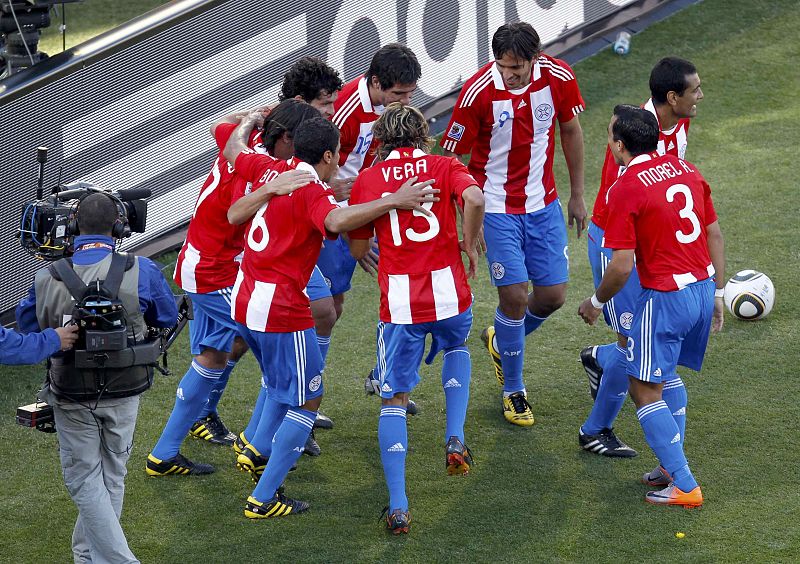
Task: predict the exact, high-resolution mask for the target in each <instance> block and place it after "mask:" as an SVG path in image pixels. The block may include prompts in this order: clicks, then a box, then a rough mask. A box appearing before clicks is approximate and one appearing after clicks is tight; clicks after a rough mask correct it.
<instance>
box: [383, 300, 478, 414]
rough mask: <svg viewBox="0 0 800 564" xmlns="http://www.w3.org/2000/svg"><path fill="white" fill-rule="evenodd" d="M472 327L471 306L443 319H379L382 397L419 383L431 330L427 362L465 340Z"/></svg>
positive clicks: (407, 390) (405, 390) (408, 388)
mask: <svg viewBox="0 0 800 564" xmlns="http://www.w3.org/2000/svg"><path fill="white" fill-rule="evenodd" d="M471 328H472V307H471V306H470V307H469V308H468V309H467V310H466V311H464V312H463V313H460V314H458V315H456V316H454V317H450V318H448V319H443V320H441V321H431V322H429V323H416V324H411V325H398V324H395V323H384V322H383V321H381V322H379V323H378V364H377V368H378V373H377V377H378V380H379V381H380V384H381V397H382V398H386V399H388V398H391V397H393V396H394V395H395V394H398V393H401V392H410V391H411V390H413V389H414V388H415V387H416V385H417V384H418V383H419V363H420V362H421V361H422V355H423V353H424V352H425V338H426V336H427V335H428V334H429V333H430V335H431V337H432V342H431V350H430V352H429V353H428V356H427V357H426V358H425V363H426V364H430V363H432V362H433V359H434V357H435V356H436V354H437V353H438V352H439V351H441V350H447V349H450V348H453V347H458V346H461V345H463V344H465V343H466V342H467V337H469V331H470V329H471Z"/></svg>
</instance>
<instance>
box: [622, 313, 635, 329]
mask: <svg viewBox="0 0 800 564" xmlns="http://www.w3.org/2000/svg"><path fill="white" fill-rule="evenodd" d="M619 324H620V325H622V327H624V328H625V329H628V330H630V328H631V324H633V314H632V313H631V312H629V311H626V312H624V313H623V314H622V315H620V316H619Z"/></svg>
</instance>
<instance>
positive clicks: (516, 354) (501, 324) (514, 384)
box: [494, 308, 525, 393]
mask: <svg viewBox="0 0 800 564" xmlns="http://www.w3.org/2000/svg"><path fill="white" fill-rule="evenodd" d="M494 331H495V337H496V340H497V350H498V352H499V353H500V359H501V363H502V365H503V375H504V377H505V385H504V386H503V391H504V392H506V393H513V392H518V391H520V390H523V389H525V384H524V383H523V382H522V365H523V362H524V357H525V355H524V352H525V318H522V319H509V318H508V317H506V316H505V315H503V313H502V312H501V311H500V308H497V310H496V311H495V314H494Z"/></svg>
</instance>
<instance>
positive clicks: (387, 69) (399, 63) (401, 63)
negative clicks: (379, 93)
mask: <svg viewBox="0 0 800 564" xmlns="http://www.w3.org/2000/svg"><path fill="white" fill-rule="evenodd" d="M373 76H376V77H378V82H380V84H381V88H382V89H384V90H387V89H389V88H391V87H393V86H395V85H396V84H414V83H416V82H417V81H418V80H419V78H420V77H421V76H422V67H421V66H420V65H419V61H417V56H416V55H415V54H414V51H412V50H411V49H409V48H408V47H406V46H405V45H402V44H401V43H390V44H388V45H384V46H383V47H381V48H380V49H378V52H377V53H375V55H373V56H372V62H371V63H370V64H369V69H367V73H366V77H367V81H369V80H371V79H372V77H373Z"/></svg>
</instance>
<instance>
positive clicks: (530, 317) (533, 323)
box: [525, 308, 547, 335]
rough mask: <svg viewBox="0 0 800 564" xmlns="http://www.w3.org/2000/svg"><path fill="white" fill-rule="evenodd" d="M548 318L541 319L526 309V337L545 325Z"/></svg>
mask: <svg viewBox="0 0 800 564" xmlns="http://www.w3.org/2000/svg"><path fill="white" fill-rule="evenodd" d="M545 319H547V318H546V317H539V316H538V315H534V314H533V313H531V310H529V309H528V308H525V335H530V334H531V333H533V332H534V331H536V330H537V329H538V328H539V326H540V325H541V324H542V323H544V320H545Z"/></svg>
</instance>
